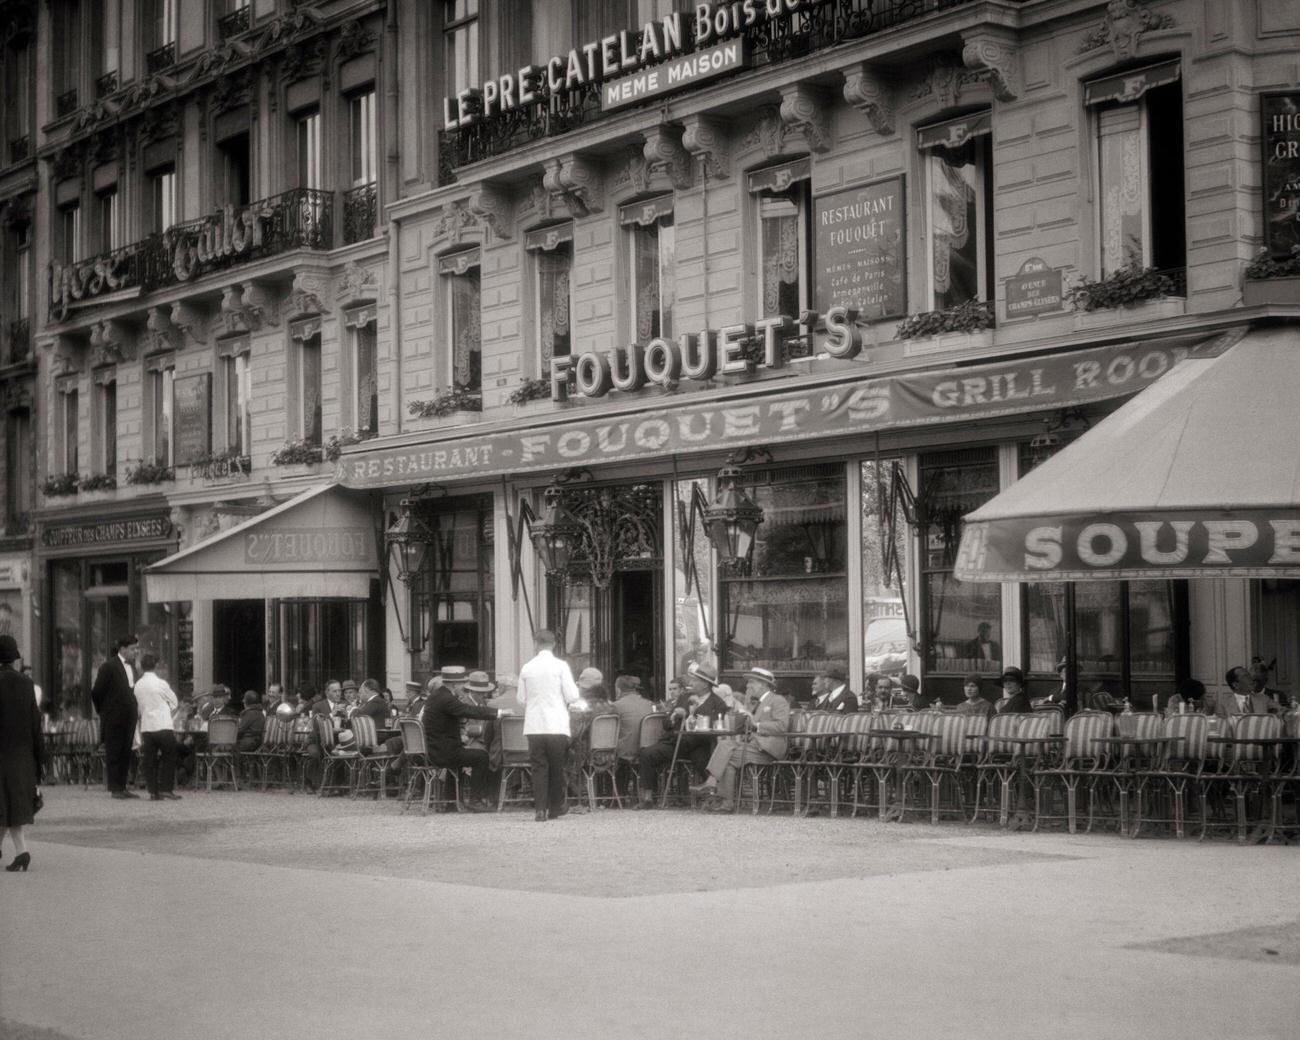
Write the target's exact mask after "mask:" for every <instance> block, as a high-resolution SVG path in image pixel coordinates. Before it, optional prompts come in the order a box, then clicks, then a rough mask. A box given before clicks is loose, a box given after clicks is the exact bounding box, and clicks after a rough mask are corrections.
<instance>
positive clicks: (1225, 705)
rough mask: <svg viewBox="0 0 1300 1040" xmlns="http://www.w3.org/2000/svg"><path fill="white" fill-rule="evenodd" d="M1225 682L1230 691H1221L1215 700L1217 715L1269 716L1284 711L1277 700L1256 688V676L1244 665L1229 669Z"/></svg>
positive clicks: (1224, 678) (1215, 712)
mask: <svg viewBox="0 0 1300 1040" xmlns="http://www.w3.org/2000/svg"><path fill="white" fill-rule="evenodd" d="M1223 681H1224V683H1225V684H1226V685H1227V687H1228V689H1227V690H1226V691H1219V693H1218V694H1217V696H1216V697H1215V698H1214V714H1215V715H1243V714H1246V715H1251V714H1253V715H1267V714H1276V713H1278V712H1280V711H1281V710H1282V705H1281V704H1280V703H1279V701H1278V700H1277V699H1274V698H1273V697H1271V696H1269V694H1268V693H1267V692H1265V690H1263V689H1258V690H1257V689H1256V688H1255V687H1256V682H1255V676H1254V675H1252V674H1251V672H1250V669H1248V668H1246V667H1244V666H1243V665H1237V666H1236V667H1235V668H1229V669H1228V672H1227V674H1226V675H1225V676H1224V677H1223Z"/></svg>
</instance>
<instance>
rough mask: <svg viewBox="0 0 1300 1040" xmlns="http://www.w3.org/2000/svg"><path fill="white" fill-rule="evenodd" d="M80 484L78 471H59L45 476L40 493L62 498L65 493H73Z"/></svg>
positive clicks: (47, 496) (48, 496)
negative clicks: (51, 475) (53, 474)
mask: <svg viewBox="0 0 1300 1040" xmlns="http://www.w3.org/2000/svg"><path fill="white" fill-rule="evenodd" d="M80 485H81V474H80V473H60V474H58V475H57V476H53V477H47V478H46V480H45V483H44V484H42V485H41V493H42V494H44V495H45V497H46V498H64V497H66V496H67V495H75V494H76V493H77V488H78V487H79V486H80Z"/></svg>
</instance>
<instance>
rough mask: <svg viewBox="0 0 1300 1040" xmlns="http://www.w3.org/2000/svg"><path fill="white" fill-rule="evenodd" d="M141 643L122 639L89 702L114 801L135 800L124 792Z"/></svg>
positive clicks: (103, 666) (102, 667)
mask: <svg viewBox="0 0 1300 1040" xmlns="http://www.w3.org/2000/svg"><path fill="white" fill-rule="evenodd" d="M139 649H140V640H139V639H137V638H136V637H135V636H134V635H129V636H123V637H122V638H121V639H119V640H118V641H117V644H116V645H115V646H114V647H113V654H112V656H111V657H109V659H108V660H107V661H105V662H104V663H103V664H101V665H100V666H99V674H97V675H96V676H95V685H94V686H92V687H91V689H90V699H91V702H92V703H93V704H94V705H95V711H97V712H98V713H99V735H100V739H101V740H103V742H104V780H105V786H107V788H108V793H109V794H111V795H112V796H113V797H114V798H138V797H140V796H139V795H137V794H134V793H133V792H131V791H128V790H127V789H126V777H127V773H128V772H130V769H131V743H132V741H133V740H134V739H135V723H136V718H137V717H138V714H139V706H138V705H137V704H136V700H135V693H134V689H135V679H136V674H135V658H136V654H137V653H138V652H139Z"/></svg>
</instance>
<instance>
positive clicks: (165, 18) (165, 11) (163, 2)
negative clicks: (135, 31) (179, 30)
mask: <svg viewBox="0 0 1300 1040" xmlns="http://www.w3.org/2000/svg"><path fill="white" fill-rule="evenodd" d="M176 3H177V0H152V8H151V10H150V19H149V21H148V23H147V25H146V29H147V31H148V36H149V41H148V43H149V50H154V49H156V48H158V47H165V46H167V44H169V43H175V42H176Z"/></svg>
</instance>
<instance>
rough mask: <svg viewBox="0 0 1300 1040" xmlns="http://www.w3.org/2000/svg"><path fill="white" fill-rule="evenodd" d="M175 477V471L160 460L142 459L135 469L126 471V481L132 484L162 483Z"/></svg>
mask: <svg viewBox="0 0 1300 1040" xmlns="http://www.w3.org/2000/svg"><path fill="white" fill-rule="evenodd" d="M175 479H176V472H175V471H174V470H173V469H172V468H171V467H170V466H165V465H163V464H162V463H161V462H145V461H144V460H143V459H142V460H141V461H140V463H139V465H137V466H136V467H135V469H128V470H127V471H126V482H127V483H128V484H133V485H141V484H162V483H164V482H166V481H168V480H175Z"/></svg>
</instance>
